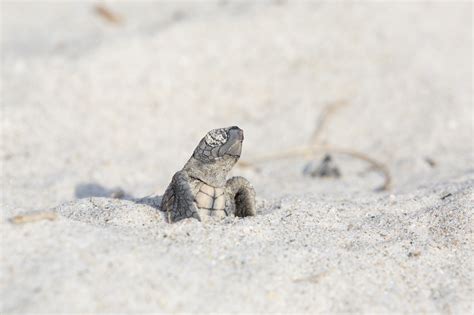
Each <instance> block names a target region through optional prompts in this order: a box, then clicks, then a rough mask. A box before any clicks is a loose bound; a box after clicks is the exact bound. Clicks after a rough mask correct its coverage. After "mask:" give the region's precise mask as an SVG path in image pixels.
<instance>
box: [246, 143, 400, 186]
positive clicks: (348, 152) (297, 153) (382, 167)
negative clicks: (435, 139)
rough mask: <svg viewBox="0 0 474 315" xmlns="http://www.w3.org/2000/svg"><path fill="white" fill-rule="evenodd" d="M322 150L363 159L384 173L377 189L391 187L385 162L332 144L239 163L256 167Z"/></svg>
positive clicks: (302, 148) (269, 155)
mask: <svg viewBox="0 0 474 315" xmlns="http://www.w3.org/2000/svg"><path fill="white" fill-rule="evenodd" d="M321 152H323V153H333V154H343V155H348V156H351V157H354V158H356V159H359V160H363V161H365V162H367V163H369V164H371V165H372V166H373V167H374V168H375V169H376V170H378V171H379V172H380V173H382V174H383V176H384V178H385V180H384V183H383V185H382V186H381V187H379V188H377V190H388V189H390V185H391V182H392V178H391V176H390V172H389V171H388V168H387V167H386V166H385V165H384V164H382V163H380V162H378V161H376V160H375V159H373V158H371V157H369V156H367V155H366V154H364V153H361V152H357V151H354V150H348V149H341V148H335V147H332V146H306V147H299V148H293V149H289V150H287V151H283V152H277V153H273V154H268V155H262V156H259V157H257V158H254V159H253V160H251V161H241V162H239V165H242V166H243V167H255V166H256V164H259V163H263V162H268V161H270V160H282V159H288V158H295V157H307V156H308V155H314V154H316V153H321Z"/></svg>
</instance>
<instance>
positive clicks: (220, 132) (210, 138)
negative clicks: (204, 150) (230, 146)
mask: <svg viewBox="0 0 474 315" xmlns="http://www.w3.org/2000/svg"><path fill="white" fill-rule="evenodd" d="M205 141H206V143H207V144H208V145H209V146H211V147H217V146H219V145H223V144H224V143H225V142H226V141H227V132H226V131H225V130H224V129H214V130H211V131H209V132H208V134H207V135H206V138H205Z"/></svg>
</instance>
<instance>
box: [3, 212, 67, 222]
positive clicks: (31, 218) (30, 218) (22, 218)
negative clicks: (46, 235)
mask: <svg viewBox="0 0 474 315" xmlns="http://www.w3.org/2000/svg"><path fill="white" fill-rule="evenodd" d="M57 217H58V216H57V214H56V212H52V211H39V212H32V213H28V214H21V215H16V216H14V217H12V218H10V219H9V221H10V222H11V223H13V224H23V223H29V222H36V221H41V220H50V221H53V220H56V218H57Z"/></svg>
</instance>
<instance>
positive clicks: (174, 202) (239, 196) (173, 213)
mask: <svg viewBox="0 0 474 315" xmlns="http://www.w3.org/2000/svg"><path fill="white" fill-rule="evenodd" d="M243 140H244V132H243V131H242V129H240V128H239V127H236V126H233V127H228V128H220V129H214V130H211V131H209V132H208V133H207V135H206V136H205V137H204V138H202V140H201V141H200V142H199V145H198V146H197V147H196V149H195V150H194V153H193V155H192V156H191V158H190V159H189V160H188V162H187V163H186V165H184V167H183V169H182V170H181V171H179V172H177V173H176V174H174V176H173V179H172V180H171V183H170V184H169V186H168V188H167V189H166V191H165V194H164V196H163V200H162V202H161V210H162V211H165V213H166V218H167V220H168V222H170V223H172V222H176V221H179V220H182V219H185V218H195V219H198V220H199V221H201V220H203V219H205V218H207V217H214V216H215V217H224V216H229V215H236V216H239V217H245V216H253V215H255V190H254V189H253V187H252V185H251V184H250V183H249V181H248V180H246V179H245V178H243V177H233V178H231V179H229V180H226V176H227V173H229V171H230V170H231V169H232V167H233V166H234V165H235V163H237V161H238V159H239V157H240V153H241V151H242V141H243Z"/></svg>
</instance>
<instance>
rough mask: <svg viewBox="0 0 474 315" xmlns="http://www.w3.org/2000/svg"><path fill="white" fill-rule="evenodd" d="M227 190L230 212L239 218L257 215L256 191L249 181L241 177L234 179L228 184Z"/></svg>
mask: <svg viewBox="0 0 474 315" xmlns="http://www.w3.org/2000/svg"><path fill="white" fill-rule="evenodd" d="M226 190H227V195H228V201H229V210H230V211H228V212H230V213H234V214H235V215H236V216H238V217H247V216H254V215H255V214H256V207H255V189H253V187H252V185H251V184H250V182H249V181H248V180H247V179H245V178H243V177H240V176H237V177H232V178H231V179H229V180H228V181H227V183H226Z"/></svg>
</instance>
